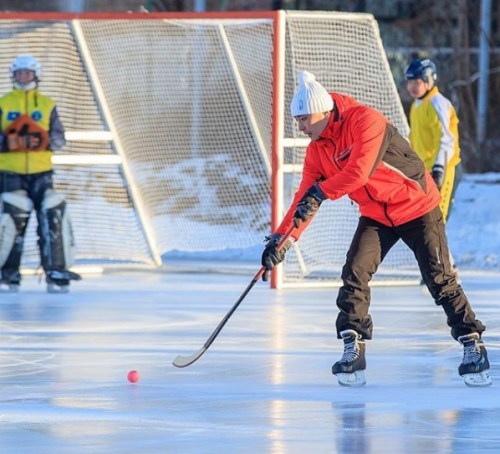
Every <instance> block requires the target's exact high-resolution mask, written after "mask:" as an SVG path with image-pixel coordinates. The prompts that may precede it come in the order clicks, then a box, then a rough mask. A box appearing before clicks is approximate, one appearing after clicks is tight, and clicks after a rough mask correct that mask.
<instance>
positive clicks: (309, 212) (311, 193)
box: [293, 184, 326, 228]
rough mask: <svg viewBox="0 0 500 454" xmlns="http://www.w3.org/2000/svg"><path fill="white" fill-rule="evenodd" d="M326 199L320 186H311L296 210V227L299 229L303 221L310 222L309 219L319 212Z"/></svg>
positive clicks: (294, 221)
mask: <svg viewBox="0 0 500 454" xmlns="http://www.w3.org/2000/svg"><path fill="white" fill-rule="evenodd" d="M325 199H326V197H325V194H323V191H322V190H321V189H320V187H319V185H318V184H315V185H314V186H311V187H310V188H309V190H308V191H307V192H306V193H305V194H304V196H303V197H302V199H301V200H300V202H299V203H298V205H297V209H296V210H295V216H294V220H293V223H294V225H295V227H296V228H298V227H299V225H300V222H301V221H309V219H311V218H312V217H313V216H314V215H315V214H316V211H318V210H319V207H320V205H321V203H322V202H323V200H325Z"/></svg>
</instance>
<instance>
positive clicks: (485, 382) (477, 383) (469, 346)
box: [458, 333, 491, 387]
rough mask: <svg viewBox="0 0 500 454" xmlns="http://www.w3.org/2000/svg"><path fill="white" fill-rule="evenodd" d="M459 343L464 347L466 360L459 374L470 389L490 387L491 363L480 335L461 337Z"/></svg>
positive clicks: (459, 368) (473, 334)
mask: <svg viewBox="0 0 500 454" xmlns="http://www.w3.org/2000/svg"><path fill="white" fill-rule="evenodd" d="M458 341H459V342H460V343H461V344H462V345H463V346H464V358H463V360H462V364H460V366H459V367H458V373H459V374H460V375H461V376H462V377H463V379H464V381H465V384H466V385H467V386H470V387H481V386H490V385H491V378H490V374H489V370H490V363H489V361H488V353H487V352H486V347H485V346H484V343H483V341H482V339H481V338H480V337H479V334H478V333H472V334H467V335H465V336H460V337H459V338H458Z"/></svg>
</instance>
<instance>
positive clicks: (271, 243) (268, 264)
mask: <svg viewBox="0 0 500 454" xmlns="http://www.w3.org/2000/svg"><path fill="white" fill-rule="evenodd" d="M283 237H284V235H281V234H279V233H275V234H274V235H271V236H267V237H266V240H267V244H266V248H265V249H264V252H263V253H262V266H263V267H264V268H266V271H265V272H264V274H263V275H262V280H263V281H267V280H268V279H269V271H271V270H272V269H273V268H274V267H275V266H276V265H278V264H279V263H281V262H282V261H283V260H284V259H285V254H286V252H287V251H288V250H289V249H290V248H291V247H292V244H293V240H288V241H287V242H286V243H285V244H284V245H283V247H282V248H281V249H280V250H278V245H279V244H280V241H281V240H282V239H283Z"/></svg>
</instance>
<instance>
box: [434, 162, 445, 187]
mask: <svg viewBox="0 0 500 454" xmlns="http://www.w3.org/2000/svg"><path fill="white" fill-rule="evenodd" d="M432 178H433V180H434V181H435V183H436V186H437V187H438V189H439V190H441V188H442V187H443V184H444V167H443V166H442V165H439V164H436V165H435V166H434V167H433V168H432Z"/></svg>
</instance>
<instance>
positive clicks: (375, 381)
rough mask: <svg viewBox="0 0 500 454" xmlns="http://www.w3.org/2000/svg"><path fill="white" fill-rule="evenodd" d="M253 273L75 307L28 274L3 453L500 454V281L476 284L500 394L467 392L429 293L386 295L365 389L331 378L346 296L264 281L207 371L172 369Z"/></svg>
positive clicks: (6, 341)
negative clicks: (133, 377) (135, 379)
mask: <svg viewBox="0 0 500 454" xmlns="http://www.w3.org/2000/svg"><path fill="white" fill-rule="evenodd" d="M255 271H257V270H255ZM253 274H254V273H252V272H250V273H249V275H248V276H241V275H208V274H162V273H137V272H135V273H132V272H129V273H122V274H104V275H102V276H87V277H86V278H85V280H84V281H82V282H79V283H76V284H74V285H73V291H72V293H71V294H69V295H49V294H47V293H45V286H44V285H43V284H40V283H39V282H38V280H37V279H36V278H35V277H27V278H25V280H24V284H23V287H22V292H21V293H19V294H17V295H5V294H0V323H1V333H0V334H1V344H0V346H1V348H0V383H1V387H0V390H1V393H0V446H1V453H2V454H11V453H23V454H27V453H34V454H76V453H78V454H80V453H82V454H83V453H99V454H100V453H102V454H112V453H113V454H129V453H130V454H157V453H158V454H160V453H161V454H171V453H172V454H194V453H196V454H204V453H207V454H208V453H210V454H212V453H213V454H246V453H248V454H267V453H269V454H309V453H312V454H323V453H325V454H326V453H328V454H378V453H380V454H392V453H393V454H413V453H415V454H422V453H431V454H445V453H446V454H447V453H455V454H459V453H463V454H475V453H498V452H500V392H499V389H500V370H499V367H498V361H499V356H500V354H499V347H500V342H499V336H500V276H499V275H498V274H497V275H494V274H489V275H480V274H465V273H463V274H462V280H463V286H464V288H465V290H466V292H467V294H468V296H469V299H470V300H471V302H472V305H473V308H474V310H475V312H476V314H477V316H478V318H480V319H481V320H482V321H483V322H484V323H485V324H486V325H487V332H486V333H485V335H484V339H485V341H486V345H487V347H488V350H489V354H490V361H491V362H492V370H491V375H492V378H493V380H494V383H493V386H492V387H490V388H484V389H470V388H467V387H465V385H464V384H463V381H462V379H461V378H460V377H459V376H458V373H457V367H458V365H459V363H460V361H461V356H462V349H461V347H460V345H458V344H457V343H456V342H455V341H453V339H452V338H451V337H450V335H449V330H448V328H447V326H446V323H445V318H444V314H443V313H442V310H441V308H439V307H437V306H435V305H434V303H433V302H432V301H431V298H430V296H429V295H424V294H422V293H421V291H420V289H418V288H415V287H396V288H373V289H372V294H373V301H372V315H373V319H374V324H375V334H374V339H373V340H372V341H370V342H369V343H368V344H367V361H368V369H367V373H366V375H367V380H368V384H367V386H366V387H364V388H358V389H348V388H341V387H340V386H339V385H338V384H337V382H336V379H335V378H334V377H333V376H332V375H331V370H330V369H331V365H332V363H333V362H334V361H336V360H337V359H338V358H339V357H340V355H341V350H342V344H341V341H338V340H337V339H336V337H335V334H334V321H335V317H336V307H335V298H336V293H337V290H336V289H321V290H319V289H318V290H311V289H307V290H285V291H280V292H278V291H273V290H270V289H269V288H268V286H267V285H265V284H263V283H258V284H257V285H256V287H255V288H254V289H253V290H252V292H251V293H250V294H249V295H248V297H247V299H246V300H245V301H244V302H243V303H242V305H241V306H240V307H239V309H238V310H237V311H236V313H235V314H234V315H233V317H232V319H231V320H230V321H229V322H228V324H227V325H226V327H225V328H224V330H223V331H222V333H221V334H220V336H219V338H218V339H217V340H216V341H215V343H214V344H213V345H212V347H211V348H210V349H209V350H208V352H207V353H206V354H205V355H204V356H203V357H202V358H201V359H200V360H199V361H198V362H197V363H195V364H193V365H192V366H190V367H188V368H186V369H176V368H175V367H173V366H172V360H173V359H174V358H175V356H176V355H177V354H182V355H190V354H192V353H194V352H195V351H197V350H198V349H200V348H201V347H202V345H203V344H204V342H205V341H206V339H207V338H208V336H209V335H210V334H211V333H212V331H213V330H214V329H215V327H216V326H217V324H218V323H219V322H220V320H221V319H222V318H223V317H224V315H225V314H226V313H227V311H228V310H229V309H230V308H231V306H232V305H233V304H234V302H235V301H236V300H237V299H238V297H239V295H240V294H241V293H242V291H243V290H244V289H245V287H246V286H247V284H248V283H249V281H250V280H251V278H252V277H253ZM131 369H136V370H138V371H139V372H140V374H141V377H142V378H141V380H140V382H139V383H137V384H130V383H128V381H127V378H126V376H127V373H128V371H129V370H131Z"/></svg>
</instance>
